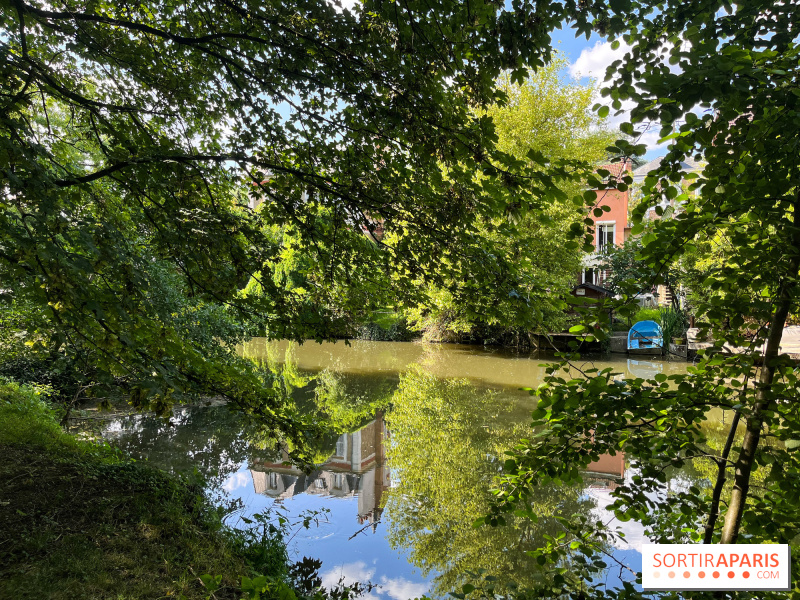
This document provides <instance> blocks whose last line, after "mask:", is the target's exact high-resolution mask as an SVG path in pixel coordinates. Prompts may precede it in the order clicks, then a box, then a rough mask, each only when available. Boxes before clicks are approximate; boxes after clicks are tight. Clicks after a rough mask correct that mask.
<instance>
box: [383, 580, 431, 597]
mask: <svg viewBox="0 0 800 600" xmlns="http://www.w3.org/2000/svg"><path fill="white" fill-rule="evenodd" d="M381 593H382V594H383V593H386V594H388V595H389V597H390V598H393V599H394V600H408V599H409V598H421V597H422V596H424V595H425V594H427V593H428V586H427V585H426V584H424V583H414V582H413V581H409V580H408V579H403V578H402V577H397V578H395V579H389V578H388V577H381Z"/></svg>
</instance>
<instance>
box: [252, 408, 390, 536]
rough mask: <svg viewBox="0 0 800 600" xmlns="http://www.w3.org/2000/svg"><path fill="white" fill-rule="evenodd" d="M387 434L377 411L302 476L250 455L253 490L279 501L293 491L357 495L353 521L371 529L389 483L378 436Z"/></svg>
mask: <svg viewBox="0 0 800 600" xmlns="http://www.w3.org/2000/svg"><path fill="white" fill-rule="evenodd" d="M387 436H388V432H387V430H386V424H385V422H384V420H383V413H382V412H380V411H379V412H378V413H377V414H376V415H375V419H374V420H373V421H371V422H370V423H368V424H367V425H365V426H364V427H362V428H361V429H359V430H358V431H355V432H353V433H344V434H342V435H340V436H339V439H338V440H337V441H336V450H335V451H334V454H333V455H332V456H331V457H330V458H329V459H328V460H326V461H325V462H324V463H323V464H321V465H319V466H318V467H317V468H316V469H315V470H314V471H312V472H311V473H310V474H308V475H306V474H305V473H303V471H301V470H300V469H298V468H297V467H295V466H294V465H291V464H289V457H288V455H287V454H286V453H284V454H283V456H282V457H281V460H277V461H275V462H271V461H269V460H256V461H253V462H251V463H250V475H251V476H252V478H253V485H254V487H255V491H256V493H257V494H264V495H266V496H270V497H272V498H275V499H276V500H277V501H282V500H285V499H287V498H291V497H293V496H296V495H298V494H314V495H317V496H327V497H332V498H352V497H357V498H358V522H359V524H361V525H364V524H371V525H372V530H373V531H375V530H376V528H377V524H378V521H380V518H381V513H382V511H383V504H382V499H383V494H384V492H385V491H386V490H387V489H389V487H391V478H390V476H389V469H388V467H387V465H386V450H385V445H384V439H385V438H386V437H387Z"/></svg>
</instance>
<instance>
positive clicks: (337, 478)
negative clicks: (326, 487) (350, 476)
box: [333, 473, 344, 490]
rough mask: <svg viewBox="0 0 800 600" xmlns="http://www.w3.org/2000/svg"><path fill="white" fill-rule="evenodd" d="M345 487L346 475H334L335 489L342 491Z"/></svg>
mask: <svg viewBox="0 0 800 600" xmlns="http://www.w3.org/2000/svg"><path fill="white" fill-rule="evenodd" d="M343 487H344V475H342V474H341V473H334V475H333V488H334V489H337V490H340V489H342V488H343Z"/></svg>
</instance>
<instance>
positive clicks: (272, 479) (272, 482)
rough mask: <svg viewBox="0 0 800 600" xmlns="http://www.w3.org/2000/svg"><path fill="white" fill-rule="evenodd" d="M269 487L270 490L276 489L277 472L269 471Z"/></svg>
mask: <svg viewBox="0 0 800 600" xmlns="http://www.w3.org/2000/svg"><path fill="white" fill-rule="evenodd" d="M269 489H271V490H276V489H278V474H277V473H270V474H269Z"/></svg>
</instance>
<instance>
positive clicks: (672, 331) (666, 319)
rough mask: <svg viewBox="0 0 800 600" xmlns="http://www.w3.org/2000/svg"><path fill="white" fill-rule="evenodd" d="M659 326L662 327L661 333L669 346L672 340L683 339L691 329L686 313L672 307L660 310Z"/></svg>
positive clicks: (664, 307) (663, 307)
mask: <svg viewBox="0 0 800 600" xmlns="http://www.w3.org/2000/svg"><path fill="white" fill-rule="evenodd" d="M658 324H659V325H661V332H662V333H663V336H664V344H665V345H666V344H669V343H670V342H671V341H672V338H676V337H677V338H682V337H684V336H685V335H686V329H687V328H688V327H689V319H687V318H686V313H685V312H683V311H682V310H680V309H676V308H673V307H672V306H662V307H661V309H659V316H658Z"/></svg>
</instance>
